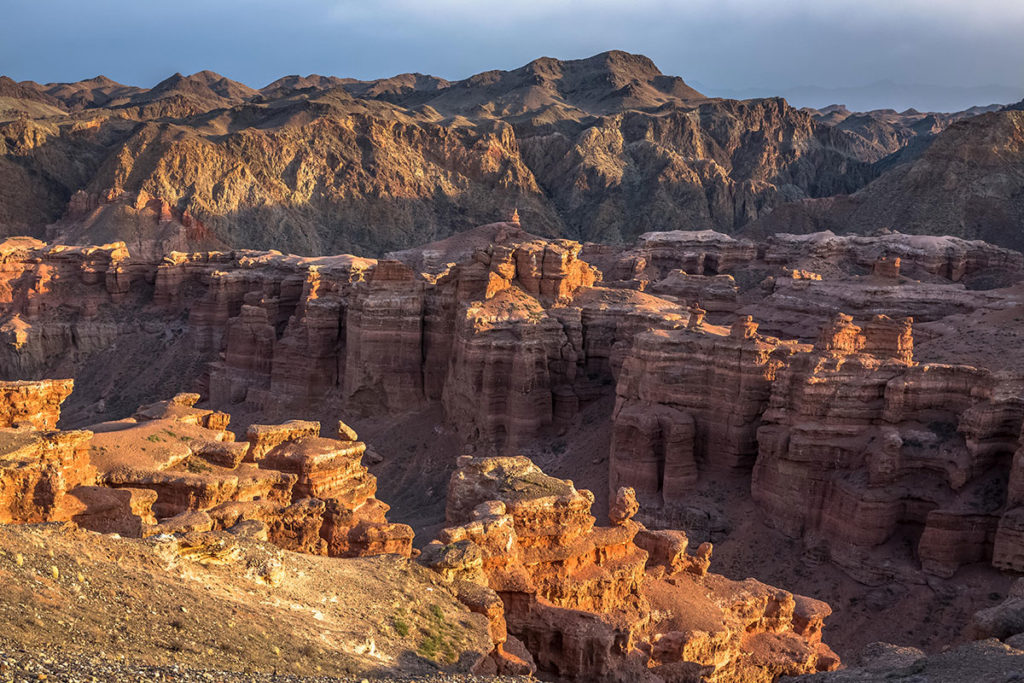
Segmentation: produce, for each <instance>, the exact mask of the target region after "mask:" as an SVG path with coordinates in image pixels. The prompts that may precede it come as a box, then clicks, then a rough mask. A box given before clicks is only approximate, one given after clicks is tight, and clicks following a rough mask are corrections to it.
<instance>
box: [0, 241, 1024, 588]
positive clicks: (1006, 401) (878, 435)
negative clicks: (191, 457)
mask: <svg viewBox="0 0 1024 683" xmlns="http://www.w3.org/2000/svg"><path fill="white" fill-rule="evenodd" d="M477 233H479V235H478V234H477ZM478 237H479V238H480V239H477V238H478ZM465 239H466V244H467V245H472V246H469V247H459V246H458V245H454V244H447V243H441V244H439V245H427V246H426V247H424V248H423V250H421V253H420V252H417V253H413V252H404V253H402V254H396V255H395V257H396V258H392V259H390V260H372V259H360V258H356V257H352V256H335V257H318V258H305V257H296V256H288V255H283V254H279V253H276V252H256V251H235V252H198V253H188V254H185V253H176V252H175V253H171V254H169V255H167V256H166V257H164V258H162V259H160V260H149V259H146V258H140V259H137V258H132V257H131V256H130V255H129V254H128V251H127V249H125V247H124V246H123V245H120V244H112V245H106V246H102V247H63V246H49V245H44V244H42V243H39V242H37V241H33V240H27V239H16V240H8V241H7V242H5V243H4V244H3V245H2V248H0V254H2V255H3V260H2V267H3V271H4V274H5V277H4V278H3V282H2V287H0V294H2V298H0V305H2V323H0V332H2V334H3V340H4V342H5V343H4V344H3V345H2V347H0V369H2V371H3V372H4V373H5V375H6V376H8V377H43V376H53V375H55V374H58V371H60V370H64V371H65V372H66V374H69V375H71V374H76V373H78V374H79V375H81V374H84V375H86V376H89V377H95V378H97V379H98V381H93V382H88V383H81V382H80V386H79V390H78V392H76V394H73V395H72V397H71V399H70V400H71V402H72V403H73V404H74V413H73V414H74V418H73V423H72V424H74V425H76V426H85V425H89V424H93V423H96V422H103V421H105V420H108V419H109V418H108V417H107V415H111V414H113V415H115V416H118V417H119V416H120V415H117V412H118V411H120V410H121V408H120V404H118V403H117V401H119V400H121V401H123V400H124V396H125V395H129V394H130V393H131V392H132V391H137V392H138V393H144V392H145V391H146V389H147V384H146V382H147V381H154V382H155V381H156V379H157V377H156V375H157V373H159V372H167V373H169V374H171V373H173V375H174V378H175V381H177V382H179V386H178V387H176V388H178V389H181V390H187V389H194V390H196V391H198V393H199V394H201V396H202V397H203V399H204V400H205V401H206V402H207V404H208V405H209V406H210V407H211V408H215V409H223V410H226V411H229V412H234V413H236V414H238V415H242V416H243V419H244V420H246V421H266V420H278V421H280V420H287V419H293V418H298V417H305V416H315V417H319V418H323V419H331V416H336V415H338V414H340V413H341V411H346V412H348V413H349V414H366V415H379V414H404V413H406V412H408V411H414V410H419V409H421V408H425V407H428V406H431V405H438V404H439V405H440V406H441V407H442V409H443V413H444V415H445V419H446V421H447V422H448V424H449V425H450V426H451V427H452V428H453V429H454V430H456V432H457V433H458V435H459V438H460V440H461V441H462V442H463V443H464V444H465V447H466V448H467V449H470V452H474V453H476V454H478V455H503V454H510V453H514V452H516V451H517V450H519V449H521V448H524V447H528V446H531V445H532V444H535V443H538V442H541V441H543V440H544V439H547V438H550V437H552V436H554V435H557V434H558V433H569V432H571V431H572V430H574V429H579V428H580V427H581V425H580V419H581V414H582V412H583V411H584V410H586V409H587V406H590V405H592V404H594V402H595V401H597V400H599V399H605V398H607V399H609V400H610V399H611V398H612V397H614V408H613V413H612V415H611V416H610V418H609V419H610V420H611V421H612V423H613V426H612V429H611V441H612V443H611V448H610V452H609V460H608V461H609V465H608V489H607V490H608V492H609V494H610V495H611V496H612V497H614V495H615V492H616V491H617V489H618V488H619V487H620V486H628V487H632V488H634V489H635V490H636V492H637V495H638V497H639V499H640V500H641V501H642V502H643V503H644V509H645V519H648V520H656V519H657V518H658V514H659V513H660V512H666V513H667V512H670V511H671V509H672V508H674V507H677V506H678V505H680V504H685V502H686V500H687V497H688V496H689V495H690V494H691V493H692V492H693V491H694V489H695V487H697V486H698V484H699V483H700V482H702V481H707V480H714V478H715V477H717V476H720V475H721V476H726V475H728V476H732V475H734V474H738V475H739V476H751V492H752V495H753V496H754V498H755V500H757V501H758V503H759V505H760V506H761V509H762V510H763V511H764V514H765V521H766V522H767V523H769V524H770V525H773V526H775V527H776V528H778V529H779V530H781V531H782V532H784V533H786V534H789V535H793V536H797V537H800V538H803V539H804V540H805V542H806V544H807V546H808V548H809V552H812V553H814V554H817V555H824V556H827V557H830V558H831V559H833V560H834V561H836V562H838V563H840V564H841V565H843V566H844V567H846V568H847V569H848V570H849V571H850V572H851V573H853V574H854V575H856V576H857V577H858V578H860V579H862V580H865V581H877V580H879V575H878V573H877V572H878V571H879V570H878V566H879V561H880V559H879V558H883V557H885V556H886V553H888V552H889V551H888V550H887V549H886V548H887V547H888V545H891V544H892V543H894V542H895V541H896V540H898V539H901V538H907V539H909V542H910V543H911V544H912V545H913V547H914V552H913V555H914V558H913V559H914V561H915V562H919V563H920V564H921V565H922V566H924V568H925V569H927V570H928V571H930V572H932V573H937V574H941V575H948V574H950V573H951V572H952V571H955V569H956V567H958V566H960V565H961V564H964V563H970V562H977V561H984V562H990V561H991V562H994V563H995V564H996V565H997V566H1000V567H1005V568H1017V567H1019V566H1020V550H1019V548H1020V538H1021V535H1022V532H1021V528H1022V523H1021V522H1020V519H1021V515H1020V512H1019V509H1020V506H1021V501H1022V499H1021V496H1020V495H1018V493H1019V492H1018V491H1017V489H1019V488H1020V486H1018V484H1019V480H1020V475H1019V472H1018V471H1017V470H1018V469H1019V464H1020V461H1021V458H1020V457H1016V459H1015V457H1014V453H1015V452H1017V451H1018V450H1020V449H1021V446H1020V434H1021V429H1022V424H1021V422H1022V418H1021V416H1022V414H1024V409H1022V407H1021V402H1020V400H1019V399H1018V398H1017V396H1019V386H1020V384H1021V378H1022V377H1024V362H1022V360H1024V359H1021V358H1019V353H1018V351H1017V349H1019V348H1020V345H1017V344H1014V343H1013V342H1012V341H1010V339H1011V338H1012V335H1013V334H1014V332H1013V331H1012V330H1013V329H1014V328H1013V327H1012V325H1011V326H1009V327H1008V326H1007V321H1011V320H1012V319H1013V315H1014V313H1013V311H1014V310H1016V309H1015V306H1016V303H1015V301H1016V300H1017V299H1016V296H1017V295H1016V291H1017V290H1016V289H1015V287H1016V284H1015V283H1017V282H1019V281H1020V280H1021V276H1022V257H1021V255H1020V254H1018V253H1016V252H1011V251H1008V250H1005V249H1000V248H997V247H993V246H991V245H986V244H984V243H979V242H968V241H964V240H958V239H955V238H905V237H904V236H899V235H883V236H879V237H874V238H866V237H836V236H834V235H830V234H827V233H826V234H820V235H812V236H787V235H779V236H775V237H773V238H771V239H770V240H768V241H767V242H765V243H763V244H754V243H751V242H745V241H743V240H736V239H734V238H731V237H728V236H725V235H720V234H717V233H711V232H700V233H678V232H676V233H656V234H650V235H646V236H644V238H643V239H642V240H641V241H640V243H639V244H638V245H637V246H636V247H634V248H633V249H631V250H625V251H623V250H612V249H609V248H608V247H604V246H600V245H582V246H581V245H579V244H577V243H573V242H569V241H564V240H553V241H552V240H542V239H539V238H534V237H533V236H531V235H529V234H528V233H525V232H524V231H522V230H521V229H520V227H519V226H518V225H516V224H512V223H508V224H499V225H497V226H485V227H484V228H481V229H479V230H478V231H476V232H474V233H470V234H468V235H466V237H465ZM446 254H450V255H453V256H457V258H456V260H455V261H453V262H450V263H446V264H442V263H441V261H443V260H444V258H445V255H446ZM427 255H429V258H427ZM397 258H402V259H404V262H403V261H400V260H397ZM428 260H429V261H431V263H433V266H431V267H430V268H429V269H428V270H429V271H431V272H425V273H421V272H418V271H417V268H419V267H420V266H424V265H425V264H426V262H427V261H428ZM435 261H437V263H434V262H435ZM705 295H707V296H705ZM705 301H710V302H718V303H719V304H722V305H718V306H715V305H712V304H710V303H708V304H705V303H704V302H705ZM726 304H727V305H726ZM844 308H848V310H850V311H851V312H853V313H854V314H855V317H851V316H848V315H847V316H843V315H837V312H838V311H840V310H842V309H844ZM918 310H920V311H921V312H922V313H923V316H922V318H923V319H922V320H918V321H917V322H916V323H913V326H912V323H911V322H910V321H909V320H907V319H905V318H908V317H909V316H912V315H914V313H915V311H918ZM961 325H971V326H972V329H973V330H975V331H974V332H973V333H972V334H973V335H983V338H984V339H986V340H988V339H991V340H994V344H993V349H994V351H993V349H988V350H986V349H985V348H984V345H982V344H971V343H970V341H971V340H970V338H969V337H966V338H962V337H960V336H959V335H958V334H957V331H956V330H957V329H958V326H961ZM766 328H767V329H766ZM823 328H824V332H822V329H823ZM915 330H916V332H915ZM776 335H778V336H776ZM922 335H923V337H922ZM1008 335H1010V336H1009V337H1008ZM915 336H916V337H917V339H915ZM922 338H923V341H922ZM915 341H917V342H918V343H917V348H916V349H915ZM922 349H923V351H922ZM915 352H916V354H917V358H916V359H915ZM922 353H923V354H924V358H923V359H921V358H920V356H921V354H922ZM179 354H182V355H184V356H186V357H187V358H188V359H189V363H188V365H186V366H182V365H181V364H171V363H169V362H167V361H166V359H168V358H172V357H173V358H178V357H180V356H179ZM112 357H117V358H119V359H121V360H122V362H123V363H125V365H126V366H127V367H129V368H131V373H132V376H131V377H128V378H125V377H124V376H123V375H122V376H121V377H119V378H118V380H119V381H118V382H117V383H114V382H111V381H110V379H109V378H105V377H104V375H103V371H102V370H101V367H103V365H102V363H103V361H105V360H109V359H110V358H112ZM951 357H952V358H956V359H959V362H949V359H950V358H951ZM132 363H136V365H132ZM76 395H78V396H80V397H79V398H76ZM76 401H77V403H75V402H76ZM33 410H35V409H33ZM43 414H45V411H43ZM123 414H126V413H121V415H123ZM69 423H70V422H69ZM50 426H52V425H50ZM748 472H751V473H752V474H751V475H747V474H746V473H748ZM664 518H665V519H670V518H671V515H667V516H665V517H664ZM883 573H884V572H883Z"/></svg>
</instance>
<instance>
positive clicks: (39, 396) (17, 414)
mask: <svg viewBox="0 0 1024 683" xmlns="http://www.w3.org/2000/svg"><path fill="white" fill-rule="evenodd" d="M74 386H75V381H74V380H73V379H44V380H34V381H15V382H0V429H7V428H18V427H30V428H32V429H38V430H43V429H56V427H57V423H58V422H59V421H60V406H61V404H62V403H63V402H64V399H66V398H67V397H68V396H69V395H70V394H71V391H72V389H73V388H74Z"/></svg>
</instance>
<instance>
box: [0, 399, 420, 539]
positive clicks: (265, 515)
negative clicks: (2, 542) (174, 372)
mask: <svg viewBox="0 0 1024 683" xmlns="http://www.w3.org/2000/svg"><path fill="white" fill-rule="evenodd" d="M28 384H29V383H26V382H15V383H9V382H6V383H0V392H2V394H0V395H2V396H3V397H4V399H5V400H14V401H17V400H19V399H20V397H21V396H22V395H23V394H24V393H25V389H26V386H27V385H28ZM37 384H39V385H42V387H41V388H42V389H43V390H46V389H49V388H50V386H51V385H53V386H55V387H56V388H57V389H58V391H60V390H62V389H65V388H66V389H70V382H65V383H63V384H61V383H58V382H52V383H37ZM37 389H38V387H37ZM29 396H30V397H32V394H29ZM33 398H34V397H33ZM59 400H63V396H60V398H59ZM59 400H58V401H56V402H55V405H53V406H52V407H50V409H51V410H53V411H59ZM198 400H199V395H198V394H179V395H178V396H175V397H174V398H173V399H171V400H169V401H162V402H159V403H155V404H152V405H148V406H143V407H142V408H140V409H139V410H138V411H137V412H136V413H135V415H134V416H133V417H131V418H127V419H124V420H118V421H114V422H105V423H101V424H97V425H93V426H91V427H90V429H89V430H88V431H86V430H80V431H71V432H63V431H53V430H47V429H46V428H45V427H44V428H43V429H35V428H34V427H31V426H30V427H29V428H24V429H10V428H7V429H2V430H0V431H2V432H3V434H2V437H3V441H4V450H5V451H6V453H5V454H4V456H3V459H2V460H0V466H2V468H0V522H43V521H64V520H70V521H74V522H76V523H78V524H79V525H80V526H83V527H85V528H87V529H91V530H95V531H100V532H105V533H107V532H117V533H120V534H122V535H124V536H134V537H143V536H151V535H155V534H159V533H168V532H187V531H209V530H211V529H212V530H216V529H230V528H233V527H235V526H236V525H238V524H240V523H244V522H250V521H255V522H257V523H259V524H260V525H262V526H263V527H264V528H265V530H266V531H265V533H266V535H267V537H268V538H269V539H270V540H271V541H272V542H273V543H275V544H277V545H279V546H281V547H283V548H287V549H290V550H295V551H298V552H306V553H314V554H322V555H331V556H335V557H339V556H340V557H352V556H365V555H378V554H384V553H394V554H399V555H404V556H406V557H408V556H409V555H410V554H411V552H412V537H413V533H412V529H410V528H409V527H408V526H406V525H403V524H390V523H388V522H387V519H386V518H385V514H386V512H387V510H388V506H387V505H385V504H384V503H382V502H380V501H379V500H377V499H376V498H374V493H375V491H376V480H375V478H374V477H373V475H371V474H369V472H367V470H366V468H365V467H363V466H362V464H361V462H360V460H361V458H362V455H363V452H364V451H365V450H366V446H365V444H363V443H362V442H360V441H356V440H354V437H355V433H354V432H352V431H351V430H350V429H348V428H347V427H345V428H343V429H341V430H340V432H341V433H339V438H338V439H329V438H322V437H320V436H319V432H320V424H319V423H316V422H311V423H298V424H296V423H286V424H283V425H254V426H252V427H250V429H249V435H248V440H247V441H245V442H241V443H236V442H235V441H234V438H235V437H234V434H233V433H232V432H229V431H226V428H227V426H228V422H229V420H230V416H229V415H227V414H226V413H220V412H216V411H212V410H202V409H198V408H195V407H193V406H194V405H195V403H196V401H198ZM31 405H32V404H31V402H30V403H29V406H30V407H31ZM14 407H17V404H15V405H14ZM4 409H5V410H8V411H12V406H10V405H5V406H4ZM341 424H342V425H343V423H341Z"/></svg>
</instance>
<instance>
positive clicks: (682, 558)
mask: <svg viewBox="0 0 1024 683" xmlns="http://www.w3.org/2000/svg"><path fill="white" fill-rule="evenodd" d="M592 502H593V494H591V493H590V492H589V491H585V490H584V491H578V490H576V488H575V487H574V486H573V484H572V482H571V481H565V480H560V479H557V478H554V477H550V476H547V475H545V474H544V473H543V472H542V471H541V470H540V469H539V468H537V467H536V466H535V465H533V463H531V462H530V460H529V459H527V458H524V457H515V458H473V457H471V456H465V457H463V458H461V459H460V461H459V469H458V470H457V471H456V472H455V474H454V475H453V476H452V480H451V484H450V486H449V491H448V508H447V521H448V523H449V524H451V525H452V526H450V527H448V528H446V529H444V530H443V531H442V534H441V538H440V540H438V541H434V542H433V543H431V544H430V545H428V546H427V547H426V549H425V550H424V555H423V561H424V562H426V563H427V564H428V565H429V566H432V567H434V568H435V569H436V570H437V571H439V572H441V573H442V574H443V575H445V576H446V577H448V578H449V579H450V580H452V581H454V582H456V583H457V584H459V585H465V584H470V585H472V586H473V587H474V588H472V589H471V588H468V587H467V588H463V589H462V590H463V591H464V592H466V593H472V592H475V593H476V594H481V593H482V594H483V595H487V594H491V595H494V594H495V593H496V596H497V597H498V598H500V602H494V603H493V605H494V607H493V608H492V609H491V613H492V616H491V619H492V623H493V624H494V626H493V627H492V631H496V632H498V633H501V634H502V635H503V636H504V637H503V638H502V639H501V643H502V644H501V645H499V647H498V649H497V653H498V655H499V661H502V660H501V658H500V657H501V655H504V659H506V660H507V659H508V655H507V653H506V651H507V650H509V649H511V650H512V651H513V652H515V651H516V650H517V649H519V648H521V647H523V646H525V648H526V650H527V651H529V653H530V654H531V655H532V658H533V660H534V661H535V662H536V665H537V667H538V668H539V669H540V670H542V671H546V672H550V673H552V674H556V675H558V676H560V677H563V678H569V679H573V680H652V681H654V680H668V681H683V680H691V679H692V677H695V676H696V677H698V678H699V679H700V680H704V681H727V680H751V681H770V680H774V679H775V678H777V677H778V676H779V675H784V674H798V673H808V672H813V671H821V670H829V669H833V668H835V667H837V666H838V664H839V661H838V658H837V657H836V656H835V655H834V654H833V653H832V652H831V650H830V649H829V648H828V647H827V646H826V645H824V644H823V643H821V626H822V620H823V619H824V618H825V617H826V616H827V615H828V614H829V613H830V611H831V610H829V608H828V606H827V605H825V604H824V603H821V602H819V601H816V600H811V599H809V598H804V597H802V596H794V595H792V594H790V593H787V592H785V591H781V590H778V589H775V588H772V587H770V586H765V585H764V584H761V583H759V582H757V581H754V580H752V579H748V580H747V581H743V582H736V581H730V580H728V579H725V578H724V577H721V576H716V575H714V574H708V573H707V571H708V564H709V560H710V556H711V546H710V544H704V545H702V546H701V547H700V548H699V549H698V550H697V553H696V554H692V553H689V552H688V551H687V545H688V543H687V538H686V535H685V534H683V533H681V532H673V531H656V532H655V531H648V530H647V529H645V528H644V527H643V526H642V525H640V524H638V523H636V522H634V521H632V517H633V515H634V514H636V512H637V510H638V506H637V503H636V498H635V495H634V493H633V491H632V489H628V488H623V489H620V490H619V492H618V496H617V499H616V504H615V505H614V506H613V508H612V514H611V520H610V521H611V524H612V526H609V527H599V526H595V525H594V522H595V519H594V517H593V516H591V515H590V506H591V503H592ZM520 641H521V642H520ZM510 645H511V646H510Z"/></svg>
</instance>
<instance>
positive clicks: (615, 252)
mask: <svg viewBox="0 0 1024 683" xmlns="http://www.w3.org/2000/svg"><path fill="white" fill-rule="evenodd" d="M757 254H758V249H757V245H756V244H755V243H753V242H750V241H747V240H738V239H736V238H734V237H730V236H729V235H726V234H724V233H721V232H715V231H714V230H697V231H685V230H671V231H667V232H648V233H644V234H643V235H640V237H639V238H638V239H637V245H636V247H634V248H633V249H631V250H626V251H623V250H622V249H621V248H617V247H605V246H603V245H590V244H588V245H587V246H586V248H585V250H584V258H586V259H587V260H589V261H591V262H592V263H594V264H595V265H597V266H598V267H599V268H600V269H601V270H602V271H603V272H604V273H605V276H606V277H605V279H606V280H608V281H609V282H616V281H625V280H633V279H640V280H646V281H651V282H653V281H658V280H662V279H664V278H665V277H666V276H668V275H669V274H670V273H671V272H672V271H676V270H682V271H685V272H686V273H689V274H690V275H718V274H720V273H725V272H728V271H729V270H731V269H733V268H735V267H736V266H737V265H741V264H744V263H748V262H750V261H753V260H754V259H756V258H757Z"/></svg>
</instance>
